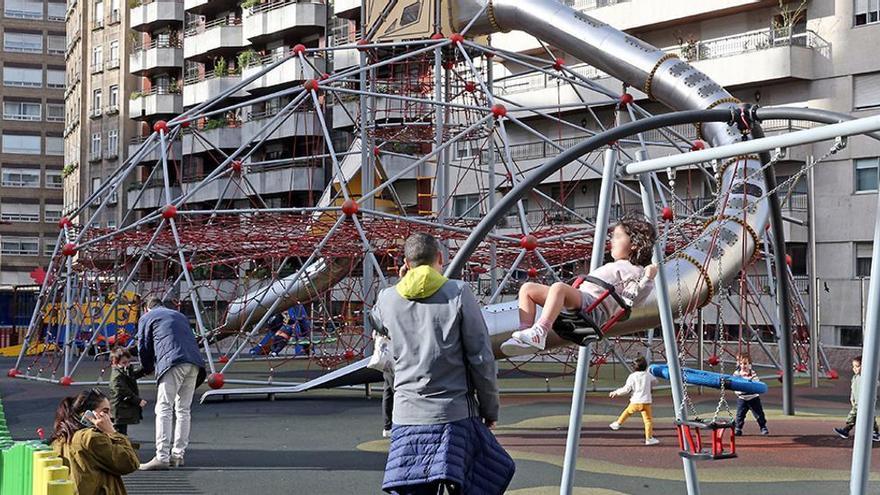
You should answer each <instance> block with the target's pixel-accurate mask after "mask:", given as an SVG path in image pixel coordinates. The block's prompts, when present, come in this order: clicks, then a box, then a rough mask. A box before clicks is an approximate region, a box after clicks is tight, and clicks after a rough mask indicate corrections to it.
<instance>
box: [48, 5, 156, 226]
mask: <svg viewBox="0 0 880 495" xmlns="http://www.w3.org/2000/svg"><path fill="white" fill-rule="evenodd" d="M121 1H122V0H106V1H104V0H73V1H72V2H71V3H70V5H69V8H68V13H67V33H68V46H67V52H66V55H67V82H68V89H67V92H66V94H65V110H66V117H67V118H66V123H67V125H66V126H65V129H64V156H65V168H64V210H65V213H67V212H70V211H73V210H74V209H76V208H77V207H78V206H79V205H80V204H81V203H82V201H84V200H85V199H86V198H87V197H89V196H90V195H91V194H92V193H93V192H94V191H95V190H96V189H97V188H98V187H100V185H101V184H102V183H103V182H104V181H105V180H106V179H107V177H108V176H109V175H110V174H112V173H113V171H114V170H116V169H117V168H118V167H119V166H120V165H121V164H122V163H123V162H124V160H125V158H126V157H127V143H128V141H129V140H131V139H132V137H134V135H135V130H136V124H135V122H133V121H131V120H130V119H129V118H128V111H129V106H130V105H134V103H133V102H132V100H130V99H129V94H130V93H131V92H132V91H134V89H133V88H134V83H135V77H134V76H133V75H132V73H131V72H134V71H135V70H142V69H141V68H140V67H139V66H137V65H136V64H137V63H138V62H139V61H140V59H139V58H138V57H137V56H136V55H137V54H139V53H140V52H139V51H138V49H139V47H140V45H138V42H139V40H138V39H137V37H136V35H134V34H133V33H132V32H131V31H130V30H129V23H130V21H131V20H132V19H134V20H135V21H136V20H137V19H138V17H137V16H138V14H140V13H141V12H142V11H143V10H144V7H143V6H141V5H139V4H132V5H122V3H121ZM130 7H131V8H130ZM129 53H131V54H132V56H131V58H129V56H128V54H129ZM130 64H131V71H130V70H129V69H130ZM101 199H106V200H107V206H106V207H105V208H104V209H103V211H102V212H101V218H96V219H95V221H96V222H97V225H99V226H101V227H106V228H116V227H117V226H118V225H119V223H120V222H121V221H122V219H123V218H124V215H125V213H126V211H127V205H126V198H125V197H124V195H119V194H118V193H117V194H113V195H111V196H110V197H109V198H101ZM95 209H96V208H94V207H93V208H92V209H91V210H89V211H86V212H84V213H83V215H84V217H81V218H82V219H83V220H82V221H85V219H87V218H90V217H91V215H92V214H93V213H94V212H95Z"/></svg>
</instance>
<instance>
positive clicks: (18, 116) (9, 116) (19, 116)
mask: <svg viewBox="0 0 880 495" xmlns="http://www.w3.org/2000/svg"><path fill="white" fill-rule="evenodd" d="M41 119H42V117H41V116H40V115H33V114H27V113H6V112H4V113H3V120H26V121H31V122H35V121H39V120H41ZM47 120H48V119H47Z"/></svg>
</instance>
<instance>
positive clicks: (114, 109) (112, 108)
mask: <svg viewBox="0 0 880 495" xmlns="http://www.w3.org/2000/svg"><path fill="white" fill-rule="evenodd" d="M117 113H119V105H107V106H106V107H104V114H105V115H116V114H117Z"/></svg>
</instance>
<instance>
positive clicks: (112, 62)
mask: <svg viewBox="0 0 880 495" xmlns="http://www.w3.org/2000/svg"><path fill="white" fill-rule="evenodd" d="M104 68H105V69H107V70H110V69H118V68H119V59H118V58H108V59H107V63H106V64H105V66H104Z"/></svg>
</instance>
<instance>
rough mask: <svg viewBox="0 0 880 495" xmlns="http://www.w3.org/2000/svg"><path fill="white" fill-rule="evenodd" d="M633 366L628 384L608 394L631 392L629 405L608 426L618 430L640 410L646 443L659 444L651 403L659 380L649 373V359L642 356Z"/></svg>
mask: <svg viewBox="0 0 880 495" xmlns="http://www.w3.org/2000/svg"><path fill="white" fill-rule="evenodd" d="M633 367H634V368H635V371H633V372H632V373H630V375H629V376H628V377H627V378H626V385H624V386H622V387H620V388H619V389H617V390H615V391H613V392H611V393H610V394H608V396H609V397H612V398H613V397H619V396H621V395H625V394H631V395H630V398H629V406H627V408H626V409H624V410H623V412H622V413H620V417H619V418H617V421H615V422H613V423H611V424H610V425H608V426H609V427H611V429H612V430H614V431H617V430H619V429H620V425H622V424H623V423H624V422H625V421H626V420H627V419H629V417H630V416H632V415H633V414H635V413H637V412H640V413H642V421H643V422H644V423H645V445H657V444H658V443H660V440H657V439H656V438H654V417H653V415H652V412H651V404H652V403H653V399H652V397H651V388H653V386H654V383H656V382H657V378H655V377H654V376H653V375H651V374H650V373H648V371H647V369H648V361H647V360H645V358H644V357H642V356H639V357H637V358H635V359H634V360H633Z"/></svg>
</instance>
